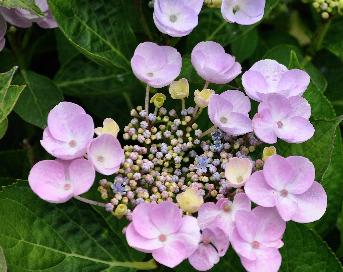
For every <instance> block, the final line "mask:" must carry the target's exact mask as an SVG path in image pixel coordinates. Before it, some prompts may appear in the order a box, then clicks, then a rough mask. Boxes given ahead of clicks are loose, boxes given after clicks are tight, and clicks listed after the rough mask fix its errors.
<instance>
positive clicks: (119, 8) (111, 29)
mask: <svg viewBox="0 0 343 272" xmlns="http://www.w3.org/2000/svg"><path fill="white" fill-rule="evenodd" d="M126 2H127V1H125V0H98V1H88V0H71V1H65V0H49V4H50V9H51V11H52V13H53V15H54V18H55V19H56V20H57V22H58V24H59V27H60V30H61V31H62V32H63V34H64V35H65V36H66V38H67V39H68V40H69V41H70V42H71V43H72V44H73V45H74V46H75V47H76V48H77V49H78V50H79V51H80V52H82V53H83V54H85V55H86V56H87V57H89V58H90V59H92V60H93V61H96V62H98V63H100V64H105V65H107V66H109V67H112V68H117V69H122V70H126V71H129V70H130V61H129V59H130V58H131V55H132V54H133V50H134V46H136V44H137V43H136V40H135V35H134V33H133V31H132V29H131V26H130V20H129V19H130V14H128V13H127V11H128V10H127V9H126V8H125V5H126Z"/></svg>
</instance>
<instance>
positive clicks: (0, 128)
mask: <svg viewBox="0 0 343 272" xmlns="http://www.w3.org/2000/svg"><path fill="white" fill-rule="evenodd" d="M7 128H8V119H7V118H5V119H4V120H2V121H1V122H0V140H1V139H2V138H3V137H4V136H5V134H6V131H7Z"/></svg>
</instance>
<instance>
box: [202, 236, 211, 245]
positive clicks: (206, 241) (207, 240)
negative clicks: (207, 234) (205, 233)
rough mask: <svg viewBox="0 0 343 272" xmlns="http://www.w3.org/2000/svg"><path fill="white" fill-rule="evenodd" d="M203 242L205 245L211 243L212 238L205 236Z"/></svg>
mask: <svg viewBox="0 0 343 272" xmlns="http://www.w3.org/2000/svg"><path fill="white" fill-rule="evenodd" d="M202 243H203V244H204V245H209V244H210V243H211V240H210V239H208V238H204V239H202Z"/></svg>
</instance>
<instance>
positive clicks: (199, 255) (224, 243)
mask: <svg viewBox="0 0 343 272" xmlns="http://www.w3.org/2000/svg"><path fill="white" fill-rule="evenodd" d="M229 245H230V242H229V238H228V236H227V235H226V234H225V232H224V231H223V230H221V229H219V228H215V229H213V230H211V229H204V230H203V231H202V235H201V242H200V244H199V246H198V248H197V250H196V251H195V252H194V253H193V254H192V255H191V256H190V257H189V258H188V260H189V263H190V264H191V265H192V266H193V267H194V268H195V269H196V270H198V271H207V270H210V269H211V268H212V267H213V266H214V265H215V264H217V263H218V262H219V259H220V257H223V256H224V255H225V253H226V252H227V250H228V248H229Z"/></svg>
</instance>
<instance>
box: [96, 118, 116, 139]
mask: <svg viewBox="0 0 343 272" xmlns="http://www.w3.org/2000/svg"><path fill="white" fill-rule="evenodd" d="M119 130H120V128H119V126H118V124H117V122H116V121H114V120H113V119H112V118H106V119H105V120H104V122H103V127H97V128H96V129H95V134H96V135H98V136H100V135H102V134H110V135H112V136H114V137H117V135H118V132H119Z"/></svg>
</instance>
